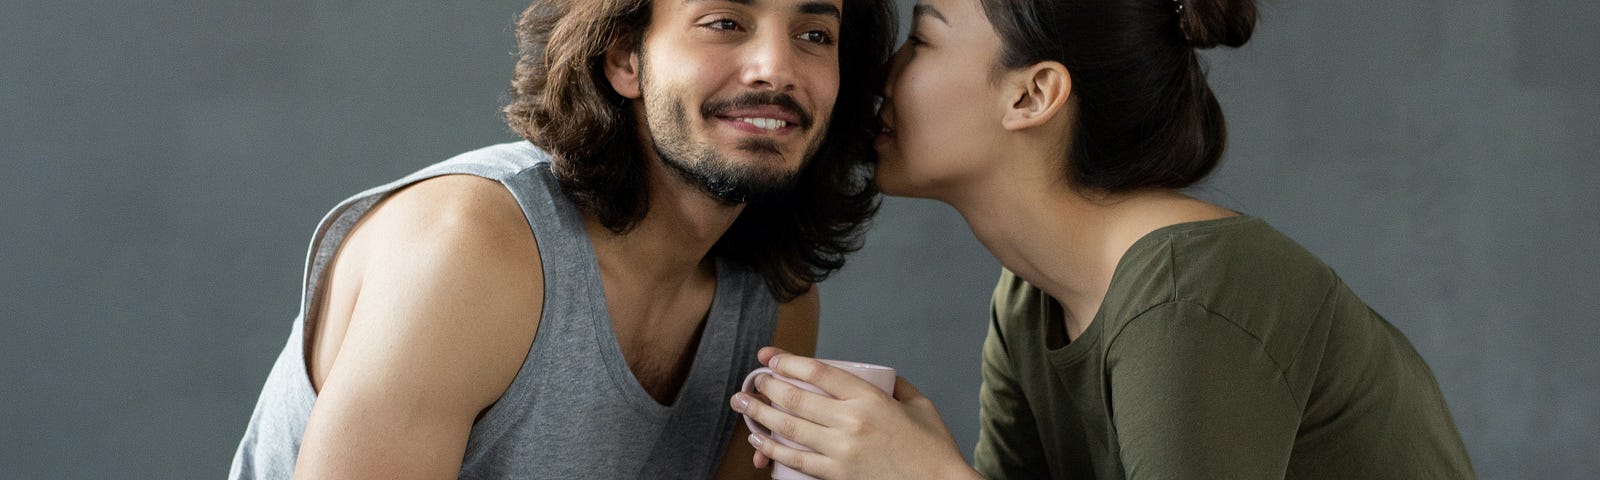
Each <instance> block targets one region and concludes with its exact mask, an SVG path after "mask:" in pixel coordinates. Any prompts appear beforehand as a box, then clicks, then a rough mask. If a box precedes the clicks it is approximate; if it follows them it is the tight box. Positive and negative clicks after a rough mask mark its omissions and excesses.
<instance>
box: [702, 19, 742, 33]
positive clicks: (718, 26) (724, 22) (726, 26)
mask: <svg viewBox="0 0 1600 480" xmlns="http://www.w3.org/2000/svg"><path fill="white" fill-rule="evenodd" d="M701 26H703V27H706V28H710V29H712V30H730V31H731V30H738V29H739V22H735V21H733V20H729V19H726V18H724V19H720V20H712V21H710V22H706V23H705V24H702V25H701Z"/></svg>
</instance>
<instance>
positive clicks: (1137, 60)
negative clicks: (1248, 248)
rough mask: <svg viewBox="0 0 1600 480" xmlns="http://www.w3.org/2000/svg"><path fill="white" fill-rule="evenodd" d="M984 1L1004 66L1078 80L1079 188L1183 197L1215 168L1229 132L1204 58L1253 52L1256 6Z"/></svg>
mask: <svg viewBox="0 0 1600 480" xmlns="http://www.w3.org/2000/svg"><path fill="white" fill-rule="evenodd" d="M980 1H981V2H982V4H983V10H984V14H985V15H986V16H987V17H988V18H989V22H990V23H991V24H993V25H994V28H995V32H997V33H998V34H999V36H1000V41H1001V44H1002V47H1001V53H1000V67H1003V68H1005V69H1015V68H1020V67H1025V66H1028V65H1032V64H1035V63H1038V62H1044V61H1056V62H1061V64H1062V65H1065V66H1066V67H1067V71H1068V72H1070V74H1071V75H1072V90H1073V96H1074V97H1075V99H1076V102H1077V124H1076V126H1075V127H1074V129H1073V132H1072V151H1071V152H1070V153H1069V160H1068V162H1067V170H1068V171H1067V174H1068V178H1069V179H1070V180H1071V181H1072V183H1073V185H1075V186H1078V187H1082V188H1088V189H1094V190H1099V191H1105V192H1112V193H1115V192H1125V191H1129V190H1134V189H1139V188H1146V187H1163V188H1184V187H1188V186H1190V185H1193V184H1194V183H1195V182H1198V181H1200V180H1202V179H1204V178H1205V177H1206V175H1208V174H1210V173H1211V171H1212V170H1213V169H1215V168H1216V166H1217V163H1218V162H1219V161H1220V160H1221V159H1222V151H1223V148H1224V147H1226V145H1227V137H1228V132H1227V126H1226V124H1225V122H1224V121H1223V118H1222V107H1221V105H1219V104H1217V99H1216V97H1215V96H1214V95H1212V93H1211V86H1210V85H1209V84H1207V82H1206V75H1205V71H1204V70H1203V69H1202V68H1201V66H1200V61H1199V58H1198V54H1197V53H1196V49H1206V48H1212V47H1216V46H1218V45H1226V46H1229V47H1238V46H1240V45H1244V43H1245V42H1246V41H1248V40H1249V39H1250V33H1251V31H1252V30H1253V29H1254V28H1255V23H1256V8H1255V4H1254V3H1252V1H1251V0H1182V1H1181V2H1176V1H1173V0H1137V1H1128V0H980Z"/></svg>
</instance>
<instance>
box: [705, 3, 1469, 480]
mask: <svg viewBox="0 0 1600 480" xmlns="http://www.w3.org/2000/svg"><path fill="white" fill-rule="evenodd" d="M923 2H924V3H920V4H918V5H917V6H916V8H915V10H914V12H915V16H914V19H913V22H914V23H913V33H912V36H911V38H910V40H909V41H908V42H907V45H906V46H904V47H903V48H902V49H901V50H900V52H898V53H897V54H896V58H895V66H894V72H893V74H892V78H891V79H890V80H889V85H888V87H887V88H886V96H887V97H888V98H887V102H886V105H885V107H884V111H883V114H882V116H883V119H884V122H885V124H886V126H887V127H888V128H887V129H886V131H885V134H884V135H883V136H882V137H880V139H879V142H878V150H879V153H880V154H881V163H880V164H879V166H878V182H879V185H880V186H881V188H882V189H883V191H884V192H886V193H889V194H894V195H904V196H916V197H927V198H933V199H937V200H940V201H943V202H945V203H948V204H950V205H951V206H953V207H955V209H956V210H958V211H959V212H960V213H961V214H962V216H963V217H964V218H965V219H966V221H967V223H968V225H969V226H970V227H971V228H972V231H973V232H974V233H975V234H976V235H977V237H978V239H979V240H981V241H982V242H983V244H984V246H985V247H987V248H988V249H989V251H990V252H991V253H993V254H994V256H995V257H996V258H997V259H999V261H1000V263H1001V264H1002V265H1004V266H1005V271H1004V272H1003V273H1002V275H1001V277H1000V282H999V285H998V286H997V287H996V289H995V293H994V298H993V305H992V308H993V313H992V318H991V324H990V330H989V336H988V339H987V341H986V342H985V344H984V351H983V387H982V390H981V392H980V406H981V411H980V418H981V426H982V431H981V434H980V435H979V439H978V446H977V449H976V452H975V454H974V458H975V460H976V465H975V468H974V467H971V466H967V465H966V464H965V463H964V461H963V459H962V457H961V455H960V453H959V452H958V451H957V448H956V446H955V442H954V441H953V440H952V438H951V436H950V434H949V432H948V430H947V429H946V427H945V426H944V424H943V422H942V421H941V420H940V417H939V414H938V413H937V412H936V411H935V409H934V407H933V405H932V404H931V403H930V402H929V401H928V400H927V399H926V398H925V397H923V396H922V395H921V394H919V393H917V390H916V389H915V388H914V387H912V386H911V384H909V383H907V382H906V381H905V380H904V379H901V380H900V383H899V384H898V385H897V387H896V388H895V394H894V396H893V397H890V396H889V395H885V394H883V393H881V392H879V391H877V390H875V389H873V388H872V387H871V386H870V385H868V384H866V383H865V382H863V381H860V380H858V379H856V378H854V377H851V376H850V375H848V374H846V373H844V372H842V371H840V370H837V369H834V368H832V367H828V366H826V365H824V364H821V363H819V362H816V361H814V360H812V359H809V358H804V357H799V356H794V355H787V354H785V353H784V352H781V351H778V350H776V349H771V348H769V349H766V350H764V351H763V352H762V354H761V360H762V361H763V362H764V363H767V364H768V365H770V366H771V367H773V369H774V370H776V371H777V372H778V373H780V374H782V375H785V376H789V377H793V378H797V379H800V380H803V381H806V382H809V383H812V384H814V385H816V386H818V387H819V388H821V389H822V390H824V391H826V392H828V393H829V394H830V395H831V396H832V397H833V398H829V397H825V396H821V395H816V394H812V393H808V392H806V391H803V390H800V389H798V388H795V387H793V386H790V385H789V384H787V383H784V382H777V381H770V380H764V381H760V382H759V384H760V386H759V388H758V389H759V391H760V392H761V393H762V394H763V395H761V396H749V395H744V394H740V395H736V396H734V397H733V398H732V399H731V403H732V405H733V408H734V409H735V410H738V411H741V412H744V413H746V414H748V415H750V416H751V417H752V418H754V419H755V420H756V421H758V422H761V423H762V424H764V425H768V426H772V427H774V431H776V432H777V433H778V434H781V435H783V436H785V437H787V438H789V439H792V440H794V441H796V442H797V443H799V444H802V445H805V446H807V447H809V448H811V449H813V450H815V451H814V452H807V451H803V450H798V449H794V448H789V447H786V446H783V445H780V444H776V443H775V442H773V441H772V440H771V439H770V438H768V437H766V436H762V435H752V436H751V437H750V441H751V443H752V444H754V445H756V447H757V449H758V452H759V453H758V454H756V457H755V459H754V461H755V462H756V464H757V465H758V466H760V465H764V464H766V463H767V461H768V459H769V458H770V459H772V460H775V461H778V462H781V463H784V464H786V465H789V466H791V467H794V468H796V469H798V470H801V471H803V472H806V473H809V474H812V475H815V476H818V477H823V478H873V479H876V478H976V477H978V476H979V475H980V474H981V475H982V476H985V477H989V478H1027V479H1033V478H1052V477H1054V478H1407V479H1410V478H1470V477H1473V476H1474V474H1473V471H1472V467H1471V463H1470V461H1469V460H1468V458H1467V454H1466V450H1465V448H1464V447H1463V445H1462V443H1461V440H1460V437H1459V434H1458V433H1457V432H1456V430H1455V427H1454V425H1453V422H1452V420H1451V418H1450V414H1449V412H1448V410H1447V409H1446V407H1445V403H1444V399H1443V398H1442V397H1441V396H1440V394H1439V390H1438V386H1437V382H1436V381H1435V380H1434V378H1433V374H1432V373H1431V371H1430V370H1429V369H1428V367H1427V365H1426V364H1425V363H1424V362H1423V360H1422V359H1421V358H1420V357H1419V356H1418V355H1417V353H1416V351H1415V350H1414V349H1413V348H1412V347H1411V345H1410V343H1409V342H1408V341H1407V340H1406V339H1405V338H1404V336H1403V335H1401V333H1400V332H1399V331H1397V330H1395V329H1394V328H1393V327H1392V326H1391V325H1389V324H1388V323H1387V322H1386V321H1385V320H1383V318H1381V317H1380V316H1378V315H1377V314H1376V313H1374V312H1372V311H1371V310H1370V309H1369V308H1368V307H1367V306H1366V305H1365V304H1363V303H1362V301H1361V300H1360V299H1358V298H1356V297H1355V295H1354V294H1352V293H1351V291H1350V290H1349V289H1348V288H1346V287H1345V285H1344V284H1343V283H1342V282H1341V281H1340V280H1339V278H1338V277H1337V276H1335V275H1334V273H1333V272H1332V271H1331V270H1330V269H1329V268H1328V267H1327V266H1326V265H1324V264H1323V263H1321V262H1320V261H1318V260H1317V259H1316V258H1315V257H1313V256H1312V255H1311V254H1309V253H1307V252H1306V251H1305V250H1304V249H1302V248H1301V247H1299V246H1298V245H1296V244H1295V243H1294V242H1293V241H1291V240H1290V239H1288V238H1287V237H1285V236H1283V235H1282V234H1280V233H1278V232H1277V231H1275V230H1273V229H1272V228H1271V227H1269V226H1268V225H1267V224H1266V223H1264V222H1263V221H1261V220H1259V219H1256V218H1253V217H1250V216H1247V215H1240V214H1238V213H1236V212H1233V211H1230V210H1228V209H1226V208H1222V207H1219V206H1216V205H1212V204H1209V203H1206V202H1203V201H1200V200H1197V199H1194V198H1191V197H1188V196H1185V195H1183V194H1182V193H1180V192H1179V191H1178V189H1181V188H1184V187H1187V186H1189V185H1192V184H1194V183H1195V182H1198V181H1200V180H1201V179H1203V178H1204V177H1205V176H1206V175H1207V174H1208V173H1209V172H1210V171H1211V170H1212V169H1213V167H1215V165H1216V164H1217V162H1218V159H1219V158H1220V157H1221V155H1222V150H1223V145H1224V142H1225V137H1226V133H1225V129H1224V126H1223V125H1224V124H1223V118H1222V112H1221V109H1220V107H1219V106H1218V104H1217V101H1216V99H1215V98H1214V97H1213V96H1212V93H1211V90H1210V87H1209V86H1208V84H1207V82H1206V79H1205V76H1204V74H1203V72H1202V70H1201V69H1200V67H1199V64H1198V62H1197V59H1196V53H1195V50H1196V49H1204V48H1210V47H1215V46H1217V45H1227V46H1230V47H1237V46H1240V45H1242V44H1244V42H1245V41H1246V40H1247V39H1248V38H1249V36H1250V33H1251V31H1252V29H1253V28H1254V24H1255V7H1254V5H1253V4H1252V3H1251V2H1250V1H1248V0H1184V1H1183V2H1182V3H1174V2H1172V1H1171V0H1137V1H1129V0H1120V1H1113V0H923ZM762 397H764V398H765V399H771V400H770V401H771V402H772V403H773V404H776V405H777V406H780V407H783V408H784V409H787V410H788V411H790V412H793V414H792V415H790V414H787V413H784V412H782V411H779V410H778V409H775V408H772V406H771V405H770V404H769V403H767V401H766V400H764V398H762Z"/></svg>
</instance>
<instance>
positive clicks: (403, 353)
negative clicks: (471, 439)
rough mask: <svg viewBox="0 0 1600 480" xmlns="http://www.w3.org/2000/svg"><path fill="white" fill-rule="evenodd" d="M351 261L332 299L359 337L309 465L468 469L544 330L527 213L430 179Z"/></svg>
mask: <svg viewBox="0 0 1600 480" xmlns="http://www.w3.org/2000/svg"><path fill="white" fill-rule="evenodd" d="M339 256H340V257H341V258H339V259H338V260H336V265H335V267H334V269H335V272H334V276H335V279H334V281H333V282H331V284H330V288H331V289H333V290H337V291H332V292H329V293H330V296H329V299H330V301H334V302H338V301H339V299H340V296H341V295H343V296H344V298H347V299H350V301H349V302H348V304H349V306H348V310H342V311H331V312H330V313H331V314H330V316H329V320H330V323H334V322H337V321H339V320H341V319H343V320H345V322H346V323H345V324H344V326H345V327H346V328H345V330H344V331H343V332H342V335H340V337H341V338H338V339H337V340H336V344H337V345H336V346H334V347H333V348H331V349H329V351H330V353H331V355H329V356H328V357H327V358H326V359H325V360H326V361H327V362H328V363H327V364H326V365H325V366H326V367H327V368H328V373H327V377H326V380H325V382H324V383H323V385H322V388H321V391H320V392H318V399H317V403H316V405H315V406H314V407H313V410H312V414H311V418H310V420H309V421H308V423H307V426H306V433H305V437H304V443H303V445H302V448H301V453H302V454H301V457H300V458H299V463H298V467H297V469H305V471H307V472H316V473H318V474H321V475H322V476H328V477H347V476H350V475H347V474H350V473H352V472H368V473H374V472H378V473H380V475H378V476H390V475H389V474H391V473H392V474H395V476H399V475H400V474H402V473H404V474H408V475H410V474H417V473H423V472H431V473H438V474H439V475H440V476H445V475H450V474H453V473H454V472H457V471H458V470H459V468H460V462H461V452H462V451H463V450H464V449H465V447H466V441H467V434H468V432H469V430H470V428H471V425H472V422H473V419H474V418H475V417H476V416H477V415H478V414H479V413H480V412H481V411H482V410H483V409H484V408H487V407H488V406H489V405H491V404H492V403H493V402H494V401H495V400H497V399H498V398H499V397H500V395H502V394H503V393H504V392H505V390H506V389H507V388H508V387H509V386H510V385H511V384H512V382H513V381H514V380H515V377H516V374H517V372H518V371H519V369H520V368H521V365H522V363H523V360H524V359H525V358H526V356H527V352H528V349H529V347H530V346H531V345H532V342H533V337H534V334H535V332H537V331H538V322H539V312H540V310H541V309H542V307H543V300H544V299H543V277H542V273H541V270H540V264H539V255H538V250H537V245H536V244H535V242H534V239H533V234H532V231H531V230H530V229H529V228H528V223H527V221H526V220H525V219H524V217H523V215H522V211H521V208H520V207H519V206H518V205H517V202H516V200H515V199H514V198H513V197H512V196H511V194H510V192H508V191H507V190H506V189H505V188H504V187H502V186H501V185H499V184H498V183H496V182H494V181H491V180H486V179H482V178H477V177H468V176H459V175H456V176H444V177H438V178H434V179H430V180H425V181H422V182H418V183H417V184H415V185H412V186H411V187H409V188H406V189H403V190H401V191H399V192H396V193H394V194H392V195H390V196H389V197H388V198H386V199H384V200H383V201H382V202H380V203H379V204H378V205H377V206H376V207H374V209H373V210H372V212H370V213H369V214H368V215H367V216H366V217H364V218H363V220H362V221H361V223H360V224H358V225H357V226H356V227H355V229H354V230H353V231H352V232H351V234H350V237H349V238H348V239H347V243H346V245H345V246H344V248H342V249H341V252H340V253H339ZM340 270H343V271H344V272H346V275H347V276H346V277H345V278H344V279H343V280H340V279H339V275H340V273H339V271H340ZM341 282H342V283H341ZM330 331H332V330H330ZM328 340H334V339H333V338H331V337H330V338H329V339H328ZM440 392H449V394H446V395H441V394H440ZM308 452H309V453H308ZM297 473H298V472H297Z"/></svg>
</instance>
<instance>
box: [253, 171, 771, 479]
mask: <svg viewBox="0 0 1600 480" xmlns="http://www.w3.org/2000/svg"><path fill="white" fill-rule="evenodd" d="M548 158H549V157H548V155H547V154H545V153H544V152H543V151H541V150H539V149H538V148H536V147H534V146H533V145H531V144H529V143H527V142H517V143H509V144H504V145H496V146H492V147H488V148H484V149H481V150H477V151H473V152H469V153H466V154H462V155H460V156H457V157H455V158H452V159H450V160H446V161H444V162H442V163H439V164H436V165H433V166H430V167H428V168H425V169H423V170H421V171H418V172H416V173H413V174H411V175H409V176H407V177H405V178H403V179H400V180H398V181H395V182H393V183H390V184H388V185H384V186H381V187H378V188H374V189H371V190H368V191H365V192H362V193H360V194H358V195H356V196H354V197H351V198H350V199H348V200H345V201H344V202H342V203H340V204H339V205H338V206H337V207H335V208H334V209H333V211H331V212H329V213H328V215H327V216H326V217H325V218H323V220H322V222H321V223H320V224H319V225H318V227H317V230H316V233H315V235H314V236H313V237H312V241H311V251H310V253H309V254H308V256H307V260H306V270H305V280H304V282H303V287H304V289H303V291H302V296H301V301H300V315H299V316H298V318H296V319H295V321H294V326H293V329H292V330H291V332H290V333H289V342H288V344H287V345H285V346H284V349H283V352H282V353H281V354H280V355H279V356H278V360H277V363H276V364H274V365H273V367H272V371H271V373H269V374H268V376H267V382H266V386H265V387H264V388H263V389H262V392H261V398H260V400H258V401H257V403H256V408H255V413H254V414H252V415H251V417H250V424H249V426H248V427H247V428H246V430H245V434H244V439H243V440H242V441H241V442H240V443H239V449H238V452H237V453H236V454H235V455H234V458H233V467H232V469H231V472H230V473H229V478H235V479H241V478H243V479H249V478H270V479H278V478H285V479H286V478H290V477H291V476H293V469H294V464H295V457H296V455H297V454H298V452H299V449H300V437H301V435H302V434H303V433H304V432H305V426H306V420H307V418H308V417H309V416H310V414H311V406H312V404H313V403H314V402H315V401H316V393H315V392H313V391H312V389H311V383H310V380H309V377H308V376H307V374H306V362H305V356H304V354H303V352H304V349H305V336H304V332H305V331H306V330H307V329H308V328H310V327H308V326H307V323H308V322H316V320H317V319H316V318H314V311H313V310H312V307H313V306H314V305H316V300H317V298H316V295H318V293H319V291H320V289H319V286H320V284H321V282H322V280H323V274H324V272H325V270H326V267H327V266H328V262H329V261H330V260H331V259H332V258H333V254H334V253H335V251H336V250H337V248H338V246H339V244H340V242H342V241H343V240H344V237H345V235H346V234H347V233H349V230H350V228H351V227H352V226H353V225H355V223H356V221H357V220H359V219H360V218H361V217H362V216H363V215H365V214H366V213H367V212H368V211H369V210H370V209H371V208H372V206H373V205H374V204H376V203H378V201H380V200H382V199H383V198H384V197H385V196H386V195H388V194H390V193H392V192H394V191H396V190H398V189H400V188H401V187H404V186H406V185H409V184H412V183H415V182H418V181H421V180H425V179H428V178H432V177H436V176H439V175H447V174H470V175H476V176H480V177H484V178H488V179H490V180H495V181H498V182H500V183H501V184H502V185H505V187H506V188H507V189H509V190H510V191H511V193H512V195H513V196H515V197H516V200H517V203H518V204H519V205H521V206H522V211H523V213H524V214H526V215H527V218H528V223H529V225H531V226H532V228H533V234H534V238H535V240H536V241H537V242H538V245H539V257H540V259H542V260H543V262H544V282H545V291H544V312H543V314H542V316H541V319H540V323H539V330H538V333H537V334H536V335H535V337H534V341H533V346H532V347H531V348H530V349H529V351H528V355H527V357H526V358H525V359H524V361H523V364H522V369H521V371H519V372H517V376H516V379H515V380H514V381H513V382H512V383H511V386H510V387H509V388H507V389H506V391H505V393H503V394H502V395H501V396H500V398H499V400H498V401H496V402H495V404H494V405H493V406H491V407H490V408H489V409H488V410H486V411H485V412H484V413H483V415H482V416H481V417H480V418H479V419H478V421H477V422H476V423H474V424H473V426H472V431H471V434H470V437H469V438H468V440H467V450H466V454H465V457H464V458H463V460H462V465H461V475H460V476H461V478H476V479H490V478H551V479H569V478H597V479H598V478H603V479H614V478H709V477H711V476H712V475H713V474H714V472H715V470H716V467H717V465H718V462H719V461H720V459H721V457H722V452H723V451H724V450H725V449H726V448H727V442H728V440H729V439H728V437H729V436H730V435H732V432H733V426H734V422H735V417H734V415H733V413H732V412H730V411H729V409H728V407H727V402H728V397H729V396H731V395H733V394H734V392H736V391H738V389H739V382H740V380H742V379H743V376H744V374H745V373H746V372H748V371H750V370H751V369H754V368H756V367H758V366H759V365H756V360H755V358H756V350H757V349H759V348H761V347H762V346H764V345H767V344H769V343H771V340H772V331H773V328H774V327H775V325H776V322H777V302H776V300H775V299H774V297H773V295H772V293H771V291H770V290H768V289H767V287H766V284H765V283H764V282H763V281H762V279H761V277H760V276H759V275H757V274H755V273H754V272H753V271H751V270H749V269H746V268H740V267H738V266H736V265H733V264H731V263H728V262H724V261H721V260H718V261H717V263H716V272H717V286H716V293H715V297H714V299H713V300H712V304H711V310H710V312H709V313H708V315H707V317H706V320H705V321H706V324H705V328H704V330H703V333H701V337H700V342H699V346H698V347H697V348H698V349H697V350H696V352H695V354H694V362H693V366H692V367H690V368H691V370H690V372H689V375H688V377H687V380H685V382H684V384H683V386H682V387H681V388H680V390H679V392H678V397H677V399H676V400H675V401H674V402H673V404H672V405H670V406H668V405H661V404H660V403H657V402H656V401H655V399H654V398H652V397H651V396H650V394H649V393H648V392H646V391H645V389H644V387H643V386H642V385H640V384H639V382H638V380H637V379H636V378H635V377H634V376H633V371H632V370H631V369H630V368H629V367H628V363H627V361H626V360H625V359H624V358H623V356H622V350H621V347H619V346H618V344H617V340H616V336H615V333H614V332H613V331H612V329H611V320H610V315H609V313H608V311H607V309H606V303H605V299H604V290H602V288H601V284H600V272H599V269H598V267H597V266H596V263H595V258H594V251H593V249H592V246H591V245H590V243H589V239H588V236H587V234H586V233H585V231H584V228H583V222H582V217H581V215H580V214H579V212H578V210H577V208H576V207H575V206H574V204H573V203H572V201H571V200H569V199H568V197H567V196H566V194H564V193H562V190H561V187H560V185H559V184H558V183H556V180H555V177H554V176H553V175H552V174H551V172H550V163H549V161H548ZM313 325H314V323H313Z"/></svg>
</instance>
